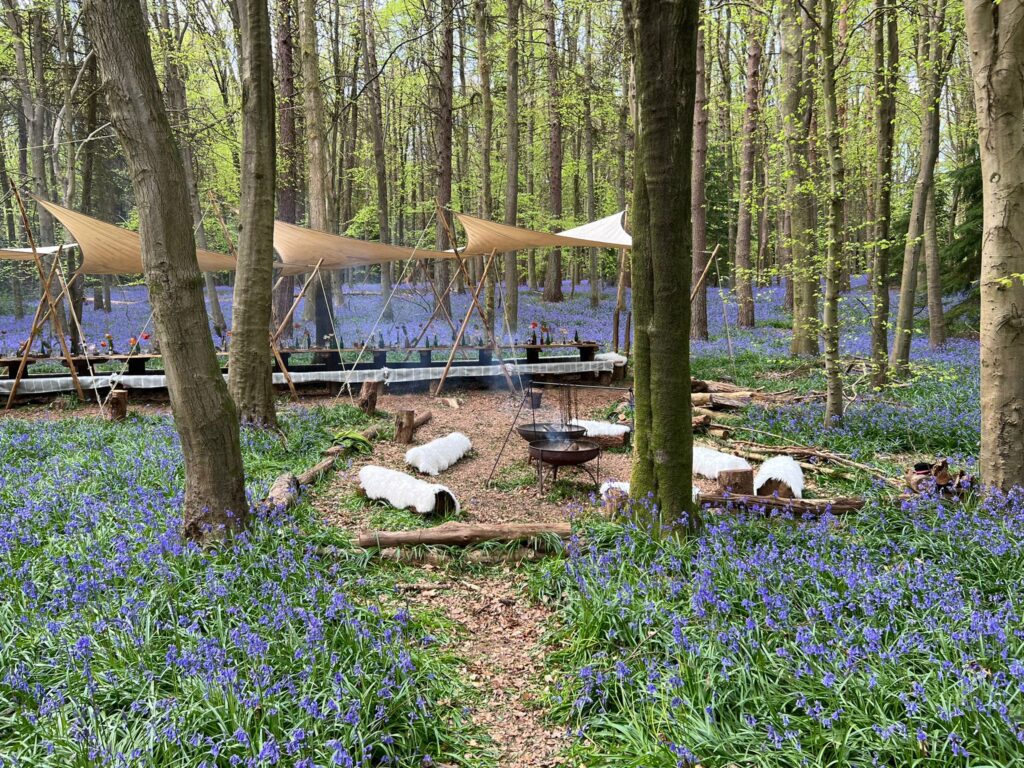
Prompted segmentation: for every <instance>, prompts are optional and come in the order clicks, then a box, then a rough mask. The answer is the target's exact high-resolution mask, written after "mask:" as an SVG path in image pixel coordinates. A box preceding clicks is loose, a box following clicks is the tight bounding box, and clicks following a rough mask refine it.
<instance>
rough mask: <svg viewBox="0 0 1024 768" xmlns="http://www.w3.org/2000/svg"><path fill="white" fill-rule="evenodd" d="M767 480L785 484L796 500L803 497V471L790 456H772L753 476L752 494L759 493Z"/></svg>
mask: <svg viewBox="0 0 1024 768" xmlns="http://www.w3.org/2000/svg"><path fill="white" fill-rule="evenodd" d="M769 480H778V481H779V482H781V483H785V484H786V485H788V486H789V487H790V489H792V491H793V495H794V496H796V497H797V498H798V499H802V498H803V497H804V496H803V493H804V471H803V469H801V468H800V465H799V464H797V463H796V460H795V459H793V457H792V456H772V457H771V458H770V459H768V461H766V462H765V463H764V464H762V465H761V468H760V469H759V470H757V474H756V475H755V476H754V493H760V492H761V486H762V485H764V484H765V483H767V482H768V481H769Z"/></svg>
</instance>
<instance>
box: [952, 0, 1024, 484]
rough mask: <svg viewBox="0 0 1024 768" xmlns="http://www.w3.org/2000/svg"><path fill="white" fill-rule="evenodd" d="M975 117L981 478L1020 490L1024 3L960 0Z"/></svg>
mask: <svg viewBox="0 0 1024 768" xmlns="http://www.w3.org/2000/svg"><path fill="white" fill-rule="evenodd" d="M965 5H966V8H965V12H966V18H967V39H968V42H969V43H970V51H971V71H972V76H973V79H974V101H975V106H976V109H977V114H978V145H979V147H980V148H981V179H982V193H983V196H984V201H985V202H984V207H985V213H984V224H983V228H984V232H983V236H982V247H981V329H980V330H981V473H982V479H983V480H984V482H985V483H987V484H988V485H991V486H995V487H999V488H1002V489H1003V490H1009V489H1010V488H1011V487H1012V486H1020V485H1024V277H1022V275H1024V131H1021V125H1022V124H1024V87H1022V82H1021V79H1022V77H1021V71H1022V69H1024V0H1003V1H1002V2H1001V3H998V4H997V3H993V2H990V0H967V2H966V4H965Z"/></svg>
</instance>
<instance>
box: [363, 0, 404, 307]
mask: <svg viewBox="0 0 1024 768" xmlns="http://www.w3.org/2000/svg"><path fill="white" fill-rule="evenodd" d="M369 5H370V0H362V2H361V3H360V6H359V19H360V24H361V26H362V35H361V36H360V40H361V41H362V47H363V61H365V62H366V72H367V80H366V93H367V96H369V104H370V137H371V138H372V140H373V167H374V170H375V171H376V186H377V226H378V227H379V229H380V241H381V242H382V243H390V242H391V225H390V223H389V220H388V213H389V209H388V166H387V159H386V158H385V155H384V118H383V110H382V108H381V98H380V79H379V78H378V77H377V76H376V75H377V37H376V33H375V31H374V19H373V16H372V15H371V11H372V9H371V8H370V7H369ZM380 295H381V319H382V320H383V321H384V322H388V323H390V322H392V321H393V320H394V319H395V311H394V309H392V307H391V264H390V263H388V262H384V263H383V264H381V265H380Z"/></svg>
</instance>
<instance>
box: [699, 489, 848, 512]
mask: <svg viewBox="0 0 1024 768" xmlns="http://www.w3.org/2000/svg"><path fill="white" fill-rule="evenodd" d="M697 503H698V504H699V505H700V506H704V505H705V504H709V505H711V506H712V507H744V508H747V509H750V508H757V509H772V510H778V511H781V512H792V513H793V514H795V515H800V514H805V513H809V514H819V515H820V514H824V513H825V512H830V513H831V514H833V515H843V514H846V513H848V512H856V511H857V510H858V509H861V508H862V507H863V506H864V504H865V501H864V499H861V498H858V497H855V496H851V497H840V498H835V499H777V498H774V497H771V496H750V495H747V494H735V493H729V494H725V493H702V494H700V496H698V497H697Z"/></svg>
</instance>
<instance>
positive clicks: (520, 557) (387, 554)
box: [377, 547, 560, 566]
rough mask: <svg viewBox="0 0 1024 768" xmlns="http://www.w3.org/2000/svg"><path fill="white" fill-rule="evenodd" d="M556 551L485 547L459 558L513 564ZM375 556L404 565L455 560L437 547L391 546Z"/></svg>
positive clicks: (441, 562)
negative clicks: (490, 548) (495, 550)
mask: <svg viewBox="0 0 1024 768" xmlns="http://www.w3.org/2000/svg"><path fill="white" fill-rule="evenodd" d="M558 554H560V553H558V552H549V551H548V550H547V549H545V548H544V547H539V548H536V549H534V548H533V547H516V548H515V549H513V550H511V551H501V552H491V551H488V550H485V549H474V550H470V551H468V552H466V553H464V554H461V559H462V560H465V561H466V562H469V563H472V564H473V565H515V564H516V563H524V562H536V561H538V560H543V559H544V558H545V557H551V556H552V555H558ZM377 556H378V557H380V558H381V559H382V560H393V561H395V562H398V563H403V564H405V565H437V566H444V565H448V564H450V563H452V562H453V561H454V560H456V557H457V556H453V555H452V554H450V553H449V552H448V551H445V550H437V549H428V550H422V549H401V548H398V547H391V548H389V549H381V550H377Z"/></svg>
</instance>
